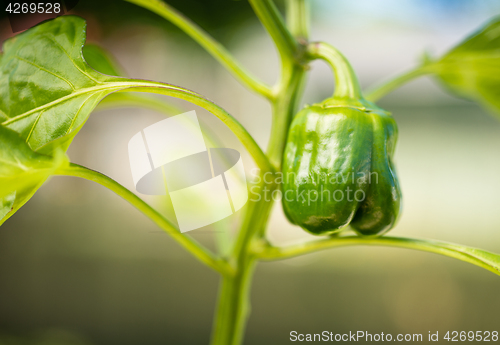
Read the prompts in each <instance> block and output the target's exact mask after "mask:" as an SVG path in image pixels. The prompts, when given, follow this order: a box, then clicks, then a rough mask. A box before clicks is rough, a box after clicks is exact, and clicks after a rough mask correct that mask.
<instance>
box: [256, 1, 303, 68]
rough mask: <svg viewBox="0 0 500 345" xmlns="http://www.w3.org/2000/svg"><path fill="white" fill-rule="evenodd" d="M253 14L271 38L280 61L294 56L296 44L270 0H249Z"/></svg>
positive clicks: (296, 49)
mask: <svg viewBox="0 0 500 345" xmlns="http://www.w3.org/2000/svg"><path fill="white" fill-rule="evenodd" d="M249 2H250V5H251V6H252V8H253V10H254V12H255V14H256V15H257V17H259V20H260V21H261V23H262V25H264V27H265V28H266V30H267V32H268V33H269V35H270V36H271V38H272V39H273V41H274V43H275V44H276V47H277V48H278V52H279V54H280V57H281V60H282V61H288V60H290V58H292V59H293V58H294V57H295V55H296V53H297V51H298V44H297V41H296V40H295V38H293V36H292V34H291V33H290V31H288V29H287V27H286V25H285V22H284V21H283V18H282V16H281V14H280V13H279V11H278V9H277V8H276V6H275V5H274V3H273V2H272V0H249Z"/></svg>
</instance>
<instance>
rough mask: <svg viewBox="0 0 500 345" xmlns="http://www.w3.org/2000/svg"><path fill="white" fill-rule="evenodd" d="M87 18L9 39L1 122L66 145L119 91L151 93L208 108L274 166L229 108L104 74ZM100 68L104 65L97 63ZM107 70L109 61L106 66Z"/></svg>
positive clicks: (32, 139) (2, 60) (39, 143)
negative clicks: (92, 51) (89, 55)
mask: <svg viewBox="0 0 500 345" xmlns="http://www.w3.org/2000/svg"><path fill="white" fill-rule="evenodd" d="M85 26H86V25H85V20H83V19H82V18H79V17H76V16H61V17H58V18H56V19H54V20H50V21H47V22H44V23H42V24H40V25H38V26H35V27H33V28H31V29H29V30H27V31H25V32H23V33H22V34H19V35H17V36H16V37H14V38H11V39H9V40H7V41H6V42H5V44H4V46H3V51H4V53H3V55H0V124H1V125H3V126H5V127H7V128H9V129H12V130H14V131H16V132H17V133H18V134H19V135H20V136H21V138H22V139H23V140H24V141H26V143H27V144H28V145H29V147H30V148H31V149H32V150H33V151H36V152H39V153H43V154H47V155H52V154H53V153H54V152H55V150H57V149H58V148H61V149H62V150H66V149H67V148H68V146H69V145H70V143H71V141H72V139H73V138H74V136H75V135H76V134H77V133H78V131H79V130H80V129H81V127H82V126H83V125H84V123H85V121H86V120H87V118H88V116H89V115H90V113H91V111H92V110H93V109H94V108H95V106H96V105H97V104H98V103H99V102H100V101H101V100H102V99H103V98H104V97H105V96H107V95H109V94H111V93H114V92H119V91H131V92H152V93H158V94H161V95H167V96H172V97H176V98H179V99H183V100H186V101H188V102H191V103H193V104H196V105H198V106H200V107H203V108H204V109H206V110H208V111H209V112H211V113H212V114H214V115H215V116H217V117H218V118H219V119H220V120H221V121H223V122H224V123H225V124H226V125H227V126H228V127H229V129H230V130H232V131H233V133H235V135H236V136H237V137H238V138H239V139H240V141H241V142H242V143H243V145H245V147H246V148H247V149H248V151H249V152H250V154H251V155H252V156H253V158H254V159H255V161H256V162H257V164H258V165H259V166H260V167H261V168H262V169H265V170H272V166H271V165H270V163H269V160H268V159H267V157H266V156H265V154H264V152H263V151H262V149H261V148H260V147H259V146H258V145H257V143H256V142H255V140H254V139H253V138H252V136H251V135H250V134H249V133H248V132H247V131H246V130H245V128H244V127H243V126H241V124H240V123H239V122H238V121H237V120H236V119H235V118H234V117H232V116H231V115H230V114H229V113H228V112H226V111H225V110H224V109H222V108H221V107H219V106H218V105H216V104H215V103H213V102H211V101H209V100H207V99H206V98H204V97H203V96H201V95H200V94H197V93H196V92H193V91H190V90H187V89H184V88H182V87H179V86H175V85H170V84H165V83H159V82H152V81H148V80H133V79H126V78H121V77H113V76H109V75H105V74H101V73H99V72H97V71H96V70H94V69H93V68H91V67H90V66H89V65H88V64H87V63H86V62H85V60H84V59H83V54H82V47H83V45H84V43H85ZM96 68H101V67H97V66H96ZM108 70H109V66H108Z"/></svg>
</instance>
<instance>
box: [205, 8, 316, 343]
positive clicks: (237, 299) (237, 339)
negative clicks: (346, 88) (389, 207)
mask: <svg viewBox="0 0 500 345" xmlns="http://www.w3.org/2000/svg"><path fill="white" fill-rule="evenodd" d="M252 5H253V6H254V9H255V10H256V12H257V14H258V15H259V18H260V19H261V21H263V24H264V26H265V27H266V28H267V29H268V31H270V33H271V36H272V37H273V39H274V40H275V42H276V44H277V46H278V50H280V54H281V55H282V74H281V80H280V82H279V84H278V87H277V89H276V90H277V92H276V97H275V99H274V100H273V104H272V109H273V126H272V129H271V140H270V142H269V146H268V150H267V156H268V157H269V160H270V161H271V164H272V165H273V166H274V167H275V168H276V169H279V166H280V163H281V157H282V154H283V150H284V147H285V142H286V137H287V133H288V127H289V125H290V122H291V120H292V118H293V115H294V114H295V112H296V108H297V105H298V101H299V100H300V95H301V91H302V85H303V79H304V78H303V76H304V73H305V69H304V67H303V66H302V65H300V64H299V63H298V60H297V59H296V57H297V55H296V51H294V50H290V49H289V48H290V46H289V47H288V48H287V47H286V46H287V45H288V43H286V42H287V41H288V38H286V37H289V36H288V35H290V34H289V33H288V31H287V29H286V28H284V27H283V26H282V22H281V21H280V20H277V21H276V16H277V14H276V11H275V9H271V10H270V11H271V12H272V13H274V14H270V13H269V12H268V10H269V7H268V6H273V5H272V3H271V2H269V1H260V0H254V1H252ZM295 15H297V16H299V15H304V13H300V12H299V11H296V14H295ZM272 18H274V19H272ZM294 22H295V23H301V22H304V20H303V19H300V18H297V20H296V21H294ZM283 30H285V31H286V32H284V31H283ZM303 34H304V36H305V37H307V32H303ZM280 42H281V43H280ZM280 46H281V48H280ZM291 46H292V47H297V48H296V49H299V45H298V44H295V43H294V44H292V45H291ZM265 173H266V172H264V171H260V175H259V177H258V180H257V182H255V183H253V184H252V185H251V186H250V200H249V204H248V206H247V210H246V214H245V219H244V221H243V224H242V227H241V229H240V232H239V234H238V238H237V240H236V243H235V246H234V248H233V251H232V255H231V258H232V261H231V263H232V264H233V266H234V267H236V274H235V275H233V276H230V277H227V276H225V277H223V278H222V281H221V288H220V292H219V305H218V308H217V312H216V317H215V321H214V332H213V335H212V345H238V344H240V343H241V341H242V339H243V334H244V330H245V325H246V321H247V318H248V315H249V312H250V296H249V295H250V288H251V280H252V274H253V271H254V268H255V265H256V257H255V255H254V254H253V252H252V248H253V243H254V242H255V241H259V240H260V239H261V238H262V237H263V236H264V232H265V228H266V224H267V221H268V218H269V214H270V212H271V208H272V205H273V199H272V197H271V196H272V192H273V191H274V190H275V189H276V188H277V187H278V186H277V185H276V184H274V183H271V184H266V182H265V180H264V174H265ZM268 180H269V179H268Z"/></svg>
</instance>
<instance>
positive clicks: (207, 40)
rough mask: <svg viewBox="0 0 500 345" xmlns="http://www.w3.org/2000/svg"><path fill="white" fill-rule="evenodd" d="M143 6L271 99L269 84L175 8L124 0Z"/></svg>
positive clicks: (152, 0)
mask: <svg viewBox="0 0 500 345" xmlns="http://www.w3.org/2000/svg"><path fill="white" fill-rule="evenodd" d="M125 1H128V2H131V3H133V4H136V5H138V6H141V7H144V8H146V9H148V10H150V11H151V12H154V13H156V14H158V15H159V16H161V17H163V18H165V19H167V20H168V21H170V22H171V23H172V24H174V25H176V26H177V27H178V28H180V29H181V30H182V31H184V32H185V33H186V34H187V35H188V36H190V37H191V38H192V39H194V40H195V41H196V42H197V43H198V44H200V45H201V46H202V47H203V48H204V49H205V50H206V51H207V52H208V53H209V54H210V55H212V56H213V57H214V58H215V59H216V60H217V61H219V62H220V63H221V64H222V65H223V66H224V67H225V68H226V69H227V70H228V71H229V72H231V73H232V74H233V75H234V76H235V77H236V78H237V79H238V80H239V81H240V82H241V83H242V84H244V85H246V86H247V87H248V88H249V89H251V90H252V91H254V92H256V93H258V94H261V95H262V96H264V97H266V98H268V99H272V97H273V93H272V90H271V88H270V87H269V86H267V85H266V84H264V83H262V82H260V81H259V80H257V79H256V78H255V77H253V76H251V75H250V73H249V72H248V71H247V70H246V69H245V68H244V67H242V66H241V65H240V64H239V63H238V62H237V61H236V60H235V59H234V57H233V56H232V55H231V53H229V52H228V51H227V50H226V48H224V47H223V46H222V45H221V44H220V43H219V42H217V41H216V40H215V39H214V38H213V37H211V36H210V35H209V34H208V33H206V32H205V31H204V30H203V29H202V28H200V27H199V26H198V25H196V24H195V23H193V22H192V21H191V20H190V19H189V18H187V17H185V16H184V15H183V14H182V13H180V12H178V11H177V10H176V9H174V8H173V7H171V6H170V5H168V4H166V3H165V2H163V1H159V0H125Z"/></svg>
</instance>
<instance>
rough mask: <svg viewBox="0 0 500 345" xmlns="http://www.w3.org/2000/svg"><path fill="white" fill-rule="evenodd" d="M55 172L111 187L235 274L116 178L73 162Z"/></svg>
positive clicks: (211, 263) (206, 259)
mask: <svg viewBox="0 0 500 345" xmlns="http://www.w3.org/2000/svg"><path fill="white" fill-rule="evenodd" d="M55 174H56V175H64V176H75V177H80V178H83V179H86V180H89V181H93V182H97V183H99V184H100V185H102V186H104V187H106V188H108V189H110V190H111V191H113V192H115V193H116V194H117V195H118V196H120V197H122V198H123V199H125V200H127V201H128V202H129V203H130V204H131V205H132V206H134V207H135V208H136V209H137V210H139V211H140V212H142V213H143V214H144V215H145V216H146V217H148V218H149V219H151V220H152V221H153V222H155V223H156V225H158V226H159V227H160V228H161V229H162V230H163V231H165V232H166V233H167V234H169V235H170V236H172V238H173V239H174V240H175V241H177V242H178V243H179V244H180V245H181V246H182V247H184V248H185V249H186V250H187V251H188V252H190V253H191V254H193V256H194V257H196V258H197V259H198V260H199V261H201V262H202V263H204V264H205V265H207V266H208V267H210V268H212V269H214V270H216V271H217V272H219V273H221V274H223V275H231V274H233V269H232V267H231V266H230V265H229V264H228V263H227V262H226V261H224V260H222V259H220V258H216V257H214V255H213V254H212V253H210V252H209V251H207V250H206V249H205V248H204V247H203V246H202V245H201V244H199V243H198V242H196V241H195V240H193V239H192V238H191V237H188V236H186V235H183V234H182V233H181V232H179V230H178V229H177V228H176V227H175V226H174V225H173V224H172V223H170V222H169V221H168V220H167V219H166V218H165V217H163V216H162V215H161V214H160V213H158V212H157V211H156V210H155V209H154V208H152V207H151V206H150V205H148V204H147V203H146V202H144V201H143V200H142V199H141V198H139V197H138V196H137V195H135V194H134V193H132V192H131V191H130V190H128V189H127V188H125V187H123V186H122V185H121V184H119V183H118V182H116V181H115V180H113V179H111V178H109V177H108V176H106V175H104V174H101V173H100V172H97V171H94V170H91V169H88V168H85V167H83V166H80V165H78V164H73V163H71V164H70V165H69V166H68V167H64V168H60V169H58V170H57V171H56V173H55Z"/></svg>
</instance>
